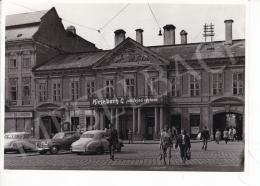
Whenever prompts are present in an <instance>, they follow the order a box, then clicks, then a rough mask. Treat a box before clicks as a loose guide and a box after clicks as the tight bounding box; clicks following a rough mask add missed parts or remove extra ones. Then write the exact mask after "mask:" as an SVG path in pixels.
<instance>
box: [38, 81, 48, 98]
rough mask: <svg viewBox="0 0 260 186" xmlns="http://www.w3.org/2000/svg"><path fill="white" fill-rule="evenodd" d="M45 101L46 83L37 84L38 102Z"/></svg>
mask: <svg viewBox="0 0 260 186" xmlns="http://www.w3.org/2000/svg"><path fill="white" fill-rule="evenodd" d="M46 100H47V83H39V102H45V101H46Z"/></svg>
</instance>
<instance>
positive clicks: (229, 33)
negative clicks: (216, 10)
mask: <svg viewBox="0 0 260 186" xmlns="http://www.w3.org/2000/svg"><path fill="white" fill-rule="evenodd" d="M233 22H234V21H233V20H232V19H229V20H225V21H224V23H225V32H226V33H225V35H226V41H225V44H226V45H232V23H233Z"/></svg>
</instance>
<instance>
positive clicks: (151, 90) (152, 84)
mask: <svg viewBox="0 0 260 186" xmlns="http://www.w3.org/2000/svg"><path fill="white" fill-rule="evenodd" d="M147 86H148V96H155V95H157V82H156V78H155V77H151V78H150V79H149V81H148V84H147Z"/></svg>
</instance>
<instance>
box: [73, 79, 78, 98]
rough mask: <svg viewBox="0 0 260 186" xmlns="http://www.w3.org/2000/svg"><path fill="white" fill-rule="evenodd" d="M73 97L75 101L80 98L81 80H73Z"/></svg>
mask: <svg viewBox="0 0 260 186" xmlns="http://www.w3.org/2000/svg"><path fill="white" fill-rule="evenodd" d="M71 99H72V100H73V101H75V100H77V99H79V81H78V80H74V81H72V82H71Z"/></svg>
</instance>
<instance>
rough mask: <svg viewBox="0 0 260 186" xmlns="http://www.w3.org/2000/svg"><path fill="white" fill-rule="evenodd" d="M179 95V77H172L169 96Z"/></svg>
mask: <svg viewBox="0 0 260 186" xmlns="http://www.w3.org/2000/svg"><path fill="white" fill-rule="evenodd" d="M180 95H181V83H180V77H178V76H174V77H172V78H171V96H174V97H178V96H180Z"/></svg>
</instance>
